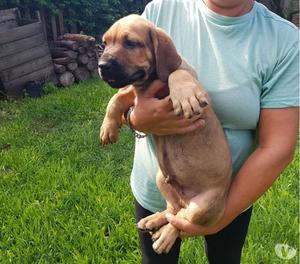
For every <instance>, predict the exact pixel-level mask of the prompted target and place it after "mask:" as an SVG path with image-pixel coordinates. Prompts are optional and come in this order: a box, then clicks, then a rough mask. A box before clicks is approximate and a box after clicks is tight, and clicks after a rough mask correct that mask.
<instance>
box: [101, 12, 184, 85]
mask: <svg viewBox="0 0 300 264" xmlns="http://www.w3.org/2000/svg"><path fill="white" fill-rule="evenodd" d="M103 44H104V45H105V49H104V52H103V54H102V56H101V59H100V62H99V71H100V75H101V77H102V79H103V80H104V81H106V82H107V83H108V84H109V85H110V86H111V87H113V88H121V87H124V86H126V85H129V84H133V85H136V86H137V87H142V86H143V84H144V83H145V82H146V81H147V80H148V78H149V77H150V76H152V75H153V74H156V75H157V78H158V79H160V80H162V81H164V82H167V80H168V76H169V75H170V73H172V72H173V71H174V70H176V69H177V68H178V67H179V65H180V64H181V58H180V56H179V55H178V54H177V51H176V48H175V46H174V44H173V42H172V40H171V38H170V37H169V36H168V35H167V34H166V33H165V32H164V31H163V30H161V29H159V28H157V27H155V26H154V25H153V24H152V23H150V22H149V21H147V20H145V19H143V18H142V17H140V16H138V15H130V16H127V17H124V18H122V19H120V20H118V21H117V22H116V23H114V24H113V25H112V26H111V27H110V29H109V30H108V31H107V32H106V33H105V34H104V36H103Z"/></svg>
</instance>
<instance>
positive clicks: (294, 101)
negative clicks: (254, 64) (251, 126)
mask: <svg viewBox="0 0 300 264" xmlns="http://www.w3.org/2000/svg"><path fill="white" fill-rule="evenodd" d="M293 106H299V43H298V42H297V43H295V44H294V45H293V46H292V47H291V48H290V49H289V50H288V52H286V54H285V55H284V56H283V58H282V59H281V60H279V61H278V63H277V65H276V66H275V68H274V70H273V72H272V74H271V75H270V77H269V78H268V80H267V81H266V82H265V83H263V88H262V93H261V97H260V107H261V108H285V107H293Z"/></svg>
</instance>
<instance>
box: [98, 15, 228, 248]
mask: <svg viewBox="0 0 300 264" xmlns="http://www.w3.org/2000/svg"><path fill="white" fill-rule="evenodd" d="M103 42H104V44H105V50H104V53H103V55H102V57H101V60H100V63H99V67H100V72H101V75H102V78H103V80H105V81H106V82H107V83H108V84H110V85H111V86H112V87H114V88H120V87H124V86H127V85H130V84H132V86H129V87H128V88H124V89H122V90H120V92H119V93H117V94H116V95H115V96H114V97H113V98H112V99H111V100H110V102H109V105H108V107H107V112H106V116H105V118H104V121H103V124H102V127H101V132H100V140H101V142H102V143H103V144H108V143H113V142H115V141H116V140H117V138H118V133H119V128H120V127H121V125H122V115H123V113H124V112H126V110H127V109H128V107H129V106H131V105H133V104H134V98H135V96H143V92H144V91H145V90H147V88H148V86H149V84H150V83H151V82H152V81H153V80H155V79H160V80H162V81H163V82H166V83H168V86H169V93H170V98H171V100H172V102H173V107H174V111H175V112H176V113H177V114H178V115H180V114H183V115H184V116H185V117H187V118H190V117H192V116H193V115H195V114H196V115H198V116H201V118H203V119H204V120H205V122H206V125H205V127H204V128H202V129H200V130H197V131H195V132H192V133H188V134H185V135H172V136H155V135H154V139H155V143H156V147H157V159H158V162H159V167H160V169H159V171H158V173H157V177H156V183H157V186H158V188H159V190H160V191H161V193H162V194H163V196H164V198H165V199H166V201H167V209H166V210H165V211H164V212H160V213H156V214H153V215H151V216H149V217H146V218H144V219H142V220H141V221H140V222H139V223H138V227H139V228H140V229H143V230H147V231H151V232H152V233H153V235H152V238H153V240H154V241H155V243H154V244H153V248H154V250H155V251H156V252H157V253H163V252H169V250H170V249H171V247H172V245H173V244H174V242H175V240H176V238H177V237H178V235H179V231H178V230H177V229H176V228H175V227H173V226H172V225H171V224H169V223H168V222H167V220H166V218H165V214H166V213H167V212H170V213H173V214H177V215H178V216H180V217H182V218H184V219H187V220H188V221H190V222H191V223H194V224H200V225H212V224H214V223H215V222H217V221H218V220H219V219H220V217H222V214H223V212H224V206H225V200H226V197H227V192H228V188H229V185H230V177H231V173H232V167H231V158H230V151H229V147H228V144H227V141H226V139H225V136H224V133H223V130H222V128H221V126H220V123H219V121H218V119H217V118H216V115H215V114H214V112H213V110H212V108H211V106H210V99H209V97H208V94H207V93H206V92H205V90H204V89H203V88H202V87H201V85H200V84H199V82H198V81H197V80H196V78H197V77H196V73H195V71H194V70H193V69H192V68H191V67H190V66H189V65H187V64H186V63H185V62H184V61H183V60H182V59H181V58H180V56H179V55H178V54H177V52H176V49H175V46H174V44H173V43H172V40H171V39H170V37H169V36H168V35H167V34H166V33H165V32H164V31H162V30H161V29H159V28H157V27H155V26H154V25H153V24H152V23H150V22H148V21H146V20H144V19H143V18H141V17H140V16H137V15H130V16H127V17H125V18H122V19H121V20H119V21H117V22H116V23H115V24H113V25H112V27H111V28H110V29H109V30H108V31H107V32H106V33H105V35H104V37H103ZM141 177H142V175H141Z"/></svg>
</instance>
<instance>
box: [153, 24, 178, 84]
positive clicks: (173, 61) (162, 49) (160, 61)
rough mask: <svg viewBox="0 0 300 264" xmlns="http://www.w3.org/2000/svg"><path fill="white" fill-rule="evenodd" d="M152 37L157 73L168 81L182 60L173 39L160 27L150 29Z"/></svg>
mask: <svg viewBox="0 0 300 264" xmlns="http://www.w3.org/2000/svg"><path fill="white" fill-rule="evenodd" d="M150 38H151V41H152V44H153V50H154V56H155V62H156V73H157V76H158V78H159V79H160V80H161V81H163V82H167V81H168V77H169V75H170V74H171V73H172V72H173V71H175V70H177V69H178V68H179V66H180V64H181V62H182V60H181V57H180V56H179V54H178V53H177V51H176V48H175V45H174V44H173V41H172V39H171V38H170V37H169V36H168V34H167V33H166V32H164V31H163V30H162V29H160V28H157V27H156V28H153V29H151V31H150Z"/></svg>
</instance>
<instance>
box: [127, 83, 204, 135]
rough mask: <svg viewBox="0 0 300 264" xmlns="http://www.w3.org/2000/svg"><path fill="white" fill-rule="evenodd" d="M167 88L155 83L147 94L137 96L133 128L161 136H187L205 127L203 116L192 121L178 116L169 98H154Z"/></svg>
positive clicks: (132, 117)
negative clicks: (186, 134)
mask: <svg viewBox="0 0 300 264" xmlns="http://www.w3.org/2000/svg"><path fill="white" fill-rule="evenodd" d="M165 86H166V84H165V83H163V82H161V81H154V82H153V83H152V84H151V85H150V87H149V88H148V89H147V91H146V92H145V93H143V94H142V95H138V96H137V98H136V103H135V107H134V110H133V111H132V113H131V115H130V123H131V126H132V127H133V128H134V129H135V130H137V131H141V132H144V133H148V134H154V135H160V136H161V135H174V134H185V133H188V132H192V131H194V130H196V129H199V128H202V127H204V125H205V121H204V119H201V116H194V117H193V118H191V119H186V118H184V117H182V116H176V114H175V113H174V110H173V106H172V102H171V101H170V97H169V96H167V97H166V98H163V99H157V98H155V97H154V96H155V94H157V92H158V91H159V90H160V89H162V88H163V87H165Z"/></svg>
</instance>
